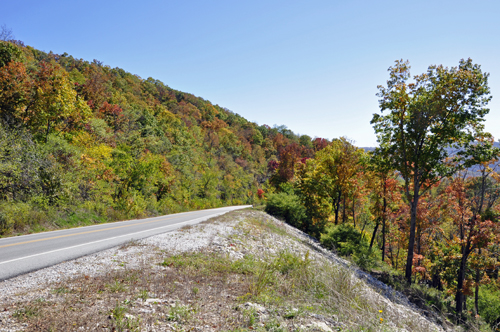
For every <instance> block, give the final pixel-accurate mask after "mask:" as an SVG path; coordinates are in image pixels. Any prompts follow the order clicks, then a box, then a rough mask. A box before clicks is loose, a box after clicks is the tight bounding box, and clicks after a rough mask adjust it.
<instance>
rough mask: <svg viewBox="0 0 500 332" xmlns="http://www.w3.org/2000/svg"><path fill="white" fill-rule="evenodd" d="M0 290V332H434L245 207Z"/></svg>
mask: <svg viewBox="0 0 500 332" xmlns="http://www.w3.org/2000/svg"><path fill="white" fill-rule="evenodd" d="M0 294H2V296H1V299H0V331H47V330H53V331H73V330H74V331H250V330H258V331H356V330H359V331H361V330H370V331H443V330H444V328H443V327H442V326H439V325H437V324H435V323H434V322H432V321H430V320H429V319H428V318H426V317H424V316H423V315H422V314H421V313H419V312H418V309H417V308H415V307H413V306H412V305H411V304H410V303H409V302H408V300H407V299H406V298H405V297H404V296H403V295H402V294H400V293H398V292H395V291H394V290H392V289H391V288H390V287H388V286H386V285H385V284H383V283H381V282H379V281H377V280H376V279H374V278H372V277H371V276H369V275H367V274H365V273H363V272H362V271H359V270H357V269H355V268H354V267H352V266H351V265H350V263H349V262H347V261H345V260H343V259H341V258H339V257H337V256H336V255H334V254H333V253H331V252H329V251H328V250H325V249H324V248H322V247H321V246H320V245H319V244H318V242H317V241H315V240H314V239H312V238H310V237H309V236H307V235H306V234H304V233H302V232H300V231H298V230H297V229H295V228H293V227H290V226H289V225H287V224H285V223H282V222H281V221H279V220H276V219H275V218H272V217H270V216H268V215H266V214H264V213H262V212H259V211H254V210H242V211H234V212H230V213H228V214H225V215H223V216H220V217H217V218H213V219H210V220H208V221H205V222H203V223H201V224H198V225H194V226H189V227H186V228H183V229H180V230H177V231H172V232H168V233H164V234H161V235H156V236H153V237H150V238H147V239H143V240H140V241H132V242H130V243H128V244H127V245H123V246H120V247H116V248H112V249H109V250H106V251H103V252H99V253H96V254H93V255H89V256H85V257H81V258H78V259H76V260H73V261H68V262H64V263H61V264H58V265H55V266H52V267H50V268H46V269H42V270H39V271H36V272H33V273H29V274H26V275H22V276H19V277H16V278H13V279H10V280H6V281H3V282H1V283H0Z"/></svg>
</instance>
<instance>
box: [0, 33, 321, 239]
mask: <svg viewBox="0 0 500 332" xmlns="http://www.w3.org/2000/svg"><path fill="white" fill-rule="evenodd" d="M0 91H1V92H0V93H1V95H0V211H1V212H0V235H8V234H13V233H22V232H27V231H37V230H40V229H47V228H49V229H50V228H57V227H68V226H75V225H82V224H92V223H94V222H102V221H106V220H108V221H109V220H121V219H127V218H139V217H144V216H152V215H158V214H167V213H172V212H178V211H183V210H191V209H200V208H209V207H218V206H223V205H237V204H252V203H253V202H255V201H256V200H257V199H258V196H257V190H258V189H259V188H262V186H263V185H264V183H265V182H266V180H267V179H268V178H269V176H270V175H271V173H270V169H269V168H268V164H269V162H270V161H273V160H276V159H277V158H279V155H280V153H281V154H283V153H286V149H287V148H289V147H290V146H292V147H293V148H295V149H297V148H300V149H301V154H302V155H303V157H310V156H312V155H313V154H314V150H315V147H316V150H317V149H318V148H320V147H321V146H324V140H321V139H318V140H316V141H313V140H312V139H311V138H310V137H308V136H301V137H299V136H298V135H295V134H294V133H293V132H292V131H290V130H288V129H287V128H286V127H285V126H280V127H276V126H275V127H274V128H271V127H269V126H267V125H261V126H259V125H257V124H256V123H252V122H250V121H248V120H246V119H244V118H243V117H241V116H239V115H238V114H236V113H234V112H232V111H230V110H228V109H226V108H223V107H221V106H219V105H213V104H212V103H211V102H210V101H208V100H205V99H203V98H200V97H196V96H194V95H192V94H189V93H184V92H181V91H177V90H174V89H172V88H170V87H169V86H167V85H166V84H164V83H163V82H160V81H158V80H155V79H153V78H151V77H150V78H147V79H143V78H141V77H138V76H137V75H133V74H132V73H129V72H127V71H125V70H124V69H121V68H110V67H109V66H106V65H104V64H102V63H101V62H99V61H97V60H94V61H92V62H88V61H85V60H83V59H75V58H73V57H72V56H70V55H68V54H66V53H65V54H62V55H59V54H53V53H45V52H42V51H40V50H37V49H34V48H32V47H30V46H25V45H24V44H23V43H22V42H20V41H11V42H1V41H0ZM272 170H273V169H271V171H272ZM14 216H15V218H14Z"/></svg>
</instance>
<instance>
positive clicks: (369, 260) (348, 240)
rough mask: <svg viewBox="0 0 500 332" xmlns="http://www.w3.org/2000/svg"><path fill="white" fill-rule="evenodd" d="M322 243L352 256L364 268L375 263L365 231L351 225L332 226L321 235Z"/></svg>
mask: <svg viewBox="0 0 500 332" xmlns="http://www.w3.org/2000/svg"><path fill="white" fill-rule="evenodd" d="M321 244H322V245H323V246H325V247H326V248H328V249H334V250H336V251H337V253H339V254H340V255H342V256H351V257H352V258H353V260H354V262H355V263H356V264H357V265H358V266H359V267H361V268H363V269H367V268H369V267H371V266H373V265H374V263H375V257H374V255H373V253H372V252H371V251H370V245H369V243H368V240H367V239H366V238H365V237H364V236H363V233H361V232H360V231H359V230H357V229H356V228H354V227H352V226H350V225H345V224H342V225H338V226H333V227H330V228H329V229H328V230H327V232H326V233H325V234H322V235H321Z"/></svg>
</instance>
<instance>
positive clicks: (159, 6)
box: [0, 0, 500, 146]
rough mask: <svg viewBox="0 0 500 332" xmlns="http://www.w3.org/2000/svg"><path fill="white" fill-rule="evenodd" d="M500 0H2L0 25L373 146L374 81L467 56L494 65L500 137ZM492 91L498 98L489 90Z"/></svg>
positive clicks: (228, 103) (225, 102) (29, 39)
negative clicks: (404, 64)
mask: <svg viewBox="0 0 500 332" xmlns="http://www.w3.org/2000/svg"><path fill="white" fill-rule="evenodd" d="M499 13H500V1H497V0H496V1H481V0H478V1H474V2H472V1H460V0H455V1H446V0H443V1H440V0H433V1H426V0H423V1H383V0H378V1H333V0H330V1H314V0H311V1H307V2H306V1H294V0H288V1H272V0H267V1H260V0H252V1H234V0H233V1H226V0H224V1H208V0H205V1H201V0H200V1H189V0H184V1H180V0H179V1H178V0H164V1H141V2H139V1H124V0H122V1H103V0H102V1H93V0H92V1H78V2H77V1H50V0H45V1H24V0H17V1H9V2H4V3H2V5H1V10H0V25H2V24H6V25H7V26H8V27H9V28H11V29H12V30H13V33H14V35H15V37H16V39H20V40H22V41H24V42H25V43H26V44H27V45H31V46H33V47H35V48H38V49H41V50H44V51H47V52H48V51H53V52H55V53H64V52H67V53H69V54H71V55H73V56H74V57H76V58H83V59H85V60H89V61H92V60H93V59H97V60H99V61H102V62H103V63H104V64H105V65H109V66H111V67H120V68H123V69H125V70H126V71H129V72H131V73H133V74H137V75H139V76H141V77H143V78H148V77H153V78H155V79H159V80H161V81H163V82H164V83H165V84H167V85H168V86H170V87H172V88H174V89H177V90H181V91H185V92H190V93H193V94H195V95H197V96H200V97H203V98H204V99H207V100H210V101H211V102H213V103H214V104H218V105H220V106H222V107H226V108H228V109H230V110H232V111H233V112H236V113H239V114H240V115H242V116H244V117H245V118H247V119H248V120H250V121H254V122H257V123H258V124H268V125H271V126H272V125H274V124H278V125H281V124H284V125H286V126H287V127H288V128H290V129H291V130H293V131H294V132H296V133H300V134H307V135H310V136H312V137H315V136H318V137H326V138H329V139H331V138H335V137H340V136H346V137H348V138H350V139H352V140H354V141H355V142H356V145H358V146H374V145H376V137H375V135H374V133H373V129H372V127H371V126H370V120H371V118H372V114H373V113H377V112H379V108H378V100H377V97H376V95H375V94H376V93H377V85H379V84H385V82H386V81H387V79H388V73H387V68H388V67H389V66H391V65H392V64H393V63H394V60H396V59H404V60H407V59H408V60H409V61H410V63H411V65H412V74H414V75H415V74H421V73H422V72H424V71H425V70H426V69H427V67H428V66H429V65H431V64H443V65H445V66H457V65H458V62H459V60H460V59H461V58H468V57H470V58H472V59H473V60H474V62H476V63H478V64H480V65H481V67H482V69H483V71H485V72H489V73H490V74H491V76H490V79H489V86H490V88H491V94H492V96H493V100H492V102H491V103H490V105H489V107H490V109H491V111H490V114H489V115H488V117H487V121H486V129H487V130H488V131H490V132H491V133H492V134H493V135H494V136H495V137H496V138H497V139H498V138H500V127H499V124H500V57H499V55H500V19H498V14H499ZM497 99H498V100H497Z"/></svg>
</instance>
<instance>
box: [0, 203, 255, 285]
mask: <svg viewBox="0 0 500 332" xmlns="http://www.w3.org/2000/svg"><path fill="white" fill-rule="evenodd" d="M247 207H251V205H240V206H230V207H224V208H218V209H210V210H201V211H193V212H184V213H177V214H171V215H166V216H161V217H155V218H148V219H139V220H127V221H121V222H114V223H108V224H99V225H94V226H87V227H79V228H72V229H65V230H59V231H53V232H45V233H38V234H30V235H23V236H16V237H9V238H3V239H0V281H2V280H6V279H9V278H12V277H15V276H18V275H21V274H25V273H28V272H31V271H35V270H39V269H42V268H44V267H48V266H51V265H55V264H58V263H61V262H64V261H67V260H71V259H75V258H78V257H81V256H85V255H89V254H92V253H95V252H98V251H101V250H104V249H109V248H112V247H115V246H118V245H121V244H124V243H127V242H129V241H131V240H137V239H142V238H145V237H148V236H153V235H156V234H160V233H165V232H169V231H172V230H175V229H178V228H181V227H184V226H187V225H192V224H197V223H199V222H202V221H204V220H207V219H209V218H212V217H215V216H218V215H222V214H224V213H227V212H229V211H233V210H238V209H244V208H247Z"/></svg>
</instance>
